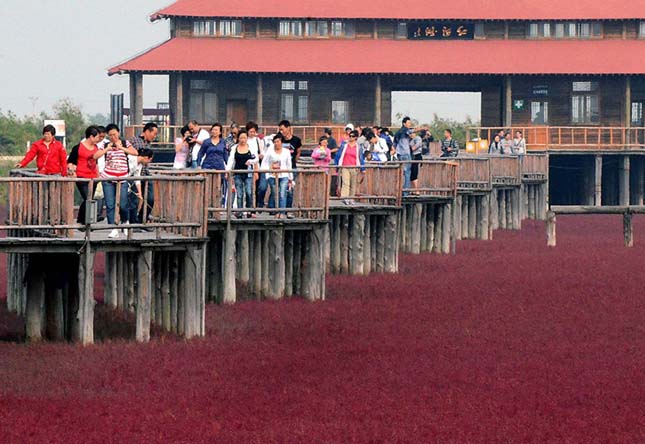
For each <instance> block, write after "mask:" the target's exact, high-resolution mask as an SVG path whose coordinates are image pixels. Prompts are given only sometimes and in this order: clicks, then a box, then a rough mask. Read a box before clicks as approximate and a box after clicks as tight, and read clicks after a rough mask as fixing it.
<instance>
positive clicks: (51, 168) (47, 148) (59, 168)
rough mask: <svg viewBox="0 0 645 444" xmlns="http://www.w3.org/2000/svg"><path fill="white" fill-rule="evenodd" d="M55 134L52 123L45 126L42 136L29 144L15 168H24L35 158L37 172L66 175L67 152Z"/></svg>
mask: <svg viewBox="0 0 645 444" xmlns="http://www.w3.org/2000/svg"><path fill="white" fill-rule="evenodd" d="M55 135H56V128H54V127H53V125H47V126H45V128H43V138H42V139H40V140H39V141H37V142H35V143H34V144H33V145H31V148H29V151H27V154H26V155H25V157H24V159H22V160H21V161H20V162H18V163H17V164H16V168H24V167H26V166H27V165H29V163H30V162H31V161H32V160H34V158H36V166H37V167H38V171H37V173H38V174H46V175H56V176H58V175H60V176H67V162H66V161H67V152H66V151H65V147H64V146H63V144H62V143H60V142H59V141H58V140H56V139H55V138H54V136H55Z"/></svg>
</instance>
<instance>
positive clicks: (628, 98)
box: [624, 76, 632, 145]
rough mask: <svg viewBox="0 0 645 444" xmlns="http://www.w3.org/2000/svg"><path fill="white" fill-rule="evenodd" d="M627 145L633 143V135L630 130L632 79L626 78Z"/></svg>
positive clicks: (625, 113)
mask: <svg viewBox="0 0 645 444" xmlns="http://www.w3.org/2000/svg"><path fill="white" fill-rule="evenodd" d="M624 115H625V128H627V130H626V131H625V143H626V144H628V145H629V144H630V143H631V134H630V131H629V128H630V127H631V126H632V78H631V77H630V76H625V111H624Z"/></svg>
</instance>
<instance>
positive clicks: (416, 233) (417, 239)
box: [409, 203, 423, 254]
mask: <svg viewBox="0 0 645 444" xmlns="http://www.w3.org/2000/svg"><path fill="white" fill-rule="evenodd" d="M410 209H411V210H412V214H410V215H409V217H411V219H412V223H411V227H410V228H411V230H410V252H411V253H412V254H419V253H421V213H422V212H423V208H422V205H421V204H420V203H417V204H413V205H411V207H410Z"/></svg>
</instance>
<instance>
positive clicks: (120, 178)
mask: <svg viewBox="0 0 645 444" xmlns="http://www.w3.org/2000/svg"><path fill="white" fill-rule="evenodd" d="M105 129H106V130H107V134H108V143H106V144H105V149H103V150H99V152H98V156H99V157H104V158H105V168H104V169H103V172H102V173H101V179H107V180H104V181H103V182H102V183H103V194H104V195H105V206H106V207H107V219H108V224H110V225H114V223H115V209H116V194H117V191H116V189H117V185H118V186H119V187H120V198H119V215H120V219H121V222H127V221H128V217H129V214H128V187H129V185H128V181H127V180H126V179H127V177H128V174H129V171H130V168H129V163H128V155H131V156H136V155H137V154H138V153H137V150H135V149H134V148H132V145H131V144H130V142H128V141H126V140H122V139H121V137H120V133H119V127H118V126H116V125H115V124H113V123H111V124H109V125H108V126H107V127H106V128H105ZM108 237H110V238H117V237H119V230H117V229H113V230H112V231H111V232H110V234H109V235H108Z"/></svg>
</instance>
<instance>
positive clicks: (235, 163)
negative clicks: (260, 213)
mask: <svg viewBox="0 0 645 444" xmlns="http://www.w3.org/2000/svg"><path fill="white" fill-rule="evenodd" d="M256 163H257V158H256V157H255V156H254V155H253V153H252V152H251V149H250V148H249V144H248V136H247V134H246V131H240V133H239V134H238V143H237V145H233V147H231V154H230V156H229V158H228V164H227V165H226V169H227V170H228V171H235V172H234V173H233V180H234V186H233V189H232V191H233V192H234V193H235V197H236V199H237V208H245V207H246V208H253V173H254V170H255V168H254V167H255V165H256ZM243 170H246V171H247V172H242V171H243ZM249 217H256V215H255V214H254V213H251V214H249Z"/></svg>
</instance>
